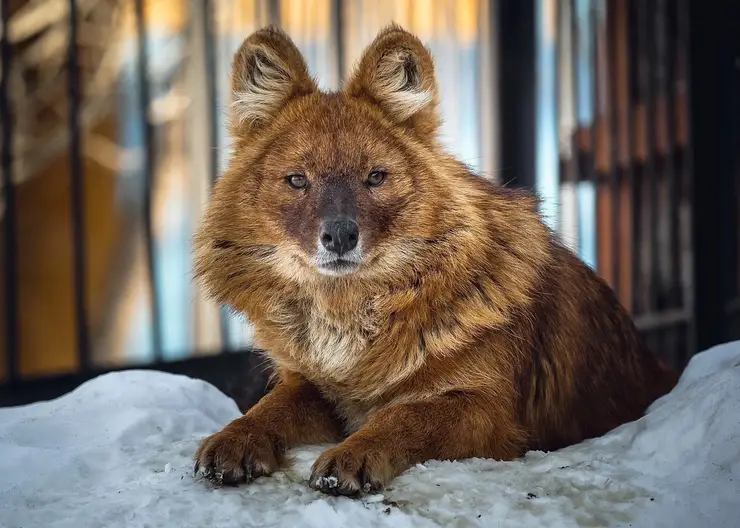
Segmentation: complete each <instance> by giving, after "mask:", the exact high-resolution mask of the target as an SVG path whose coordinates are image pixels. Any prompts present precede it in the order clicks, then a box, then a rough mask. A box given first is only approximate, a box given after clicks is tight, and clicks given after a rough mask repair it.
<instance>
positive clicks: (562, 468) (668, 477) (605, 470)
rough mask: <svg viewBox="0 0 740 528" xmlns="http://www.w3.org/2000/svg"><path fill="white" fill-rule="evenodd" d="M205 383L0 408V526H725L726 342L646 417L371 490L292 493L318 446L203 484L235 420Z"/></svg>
mask: <svg viewBox="0 0 740 528" xmlns="http://www.w3.org/2000/svg"><path fill="white" fill-rule="evenodd" d="M238 414H239V413H238V410H237V407H236V404H235V403H234V402H233V401H231V400H230V399H229V398H227V397H226V396H224V395H223V394H222V393H221V392H219V391H218V390H217V389H216V388H214V387H212V386H210V385H208V384H207V383H205V382H202V381H198V380H193V379H190V378H186V377H182V376H174V375H170V374H163V373H157V372H143V371H127V372H121V373H115V374H108V375H104V376H101V377H99V378H96V379H94V380H92V381H90V382H88V383H86V384H85V385H83V386H81V387H79V388H78V389H77V390H75V391H74V392H72V393H70V394H67V395H65V396H63V397H61V398H59V399H57V400H54V401H50V402H43V403H37V404H33V405H28V406H23V407H16V408H6V409H0V526H3V527H21V526H22V527H24V528H28V527H31V526H44V527H47V526H62V527H63V526H70V527H75V528H77V527H85V528H87V527H98V526H101V527H102V526H105V527H116V526H126V527H137V526H151V527H155V526H176V527H178V528H183V527H189V526H203V527H231V526H239V527H248V526H309V527H311V526H314V527H320V528H331V527H334V526H337V527H347V526H360V527H361V526H394V527H412V526H413V527H424V526H485V527H517V528H519V527H522V526H526V527H540V526H542V527H544V526H547V527H561V526H562V527H565V526H634V527H650V528H661V527H665V528H682V527H687V528H688V527H692V528H693V527H696V526H707V527H725V526H738V523H740V521H739V520H738V519H739V518H740V500H738V497H740V342H734V343H729V344H726V345H722V346H719V347H715V348H713V349H710V350H708V351H706V352H704V353H702V354H700V355H697V356H695V357H694V358H693V360H692V361H691V363H690V365H689V367H688V368H687V370H686V371H685V373H684V375H683V377H682V378H681V382H680V383H679V385H678V386H677V387H676V389H675V390H674V391H673V392H672V393H671V394H669V395H667V396H665V397H664V398H662V399H660V400H658V401H657V402H656V403H655V404H654V405H653V406H652V407H651V409H650V410H649V412H648V413H647V414H646V416H645V417H643V418H641V419H640V420H638V421H636V422H633V423H629V424H625V425H624V426H622V427H620V428H618V429H616V430H614V431H612V432H611V433H609V434H607V435H605V436H603V437H601V438H598V439H595V440H591V441H587V442H584V443H582V444H579V445H577V446H572V447H570V448H567V449H563V450H561V451H557V452H552V453H547V454H546V453H539V452H538V453H535V452H533V453H529V454H528V455H527V456H526V457H524V458H523V459H522V460H517V461H513V462H496V461H492V460H480V459H476V460H466V461H462V462H438V461H430V462H427V463H426V464H420V465H417V466H416V467H414V468H412V469H411V470H409V471H407V472H406V473H404V474H403V475H402V476H401V477H399V478H398V479H397V480H396V481H394V482H393V483H392V485H391V489H389V490H385V491H384V492H383V493H382V494H378V495H370V496H366V497H365V498H362V499H356V500H353V499H347V498H344V497H327V496H324V495H321V494H320V493H318V492H315V491H312V490H310V489H309V488H308V486H307V479H308V476H309V472H310V466H311V463H312V462H313V460H314V459H315V458H316V457H317V456H318V454H319V453H320V452H321V450H322V448H325V447H327V446H314V447H309V448H302V449H297V450H294V451H293V452H292V456H293V458H294V464H293V466H292V468H291V469H290V470H288V471H285V472H281V473H278V474H276V475H274V476H273V477H268V478H261V479H258V480H257V481H255V482H254V483H253V484H251V485H249V486H242V487H239V488H224V489H219V488H213V487H210V486H208V485H206V483H204V482H203V481H200V480H197V479H194V478H193V477H192V475H191V470H192V455H193V452H194V451H195V449H196V447H197V444H198V442H199V440H200V439H201V438H202V437H203V436H205V435H207V434H210V433H212V432H215V431H217V430H218V429H219V428H220V427H222V426H223V425H224V424H226V423H227V422H228V421H230V420H231V419H233V418H235V417H236V416H238Z"/></svg>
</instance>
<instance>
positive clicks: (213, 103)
mask: <svg viewBox="0 0 740 528" xmlns="http://www.w3.org/2000/svg"><path fill="white" fill-rule="evenodd" d="M215 8H216V4H215V3H214V2H212V1H211V0H203V16H202V20H203V47H204V49H203V52H204V55H205V67H206V78H205V83H206V85H205V89H206V99H207V100H208V102H209V104H210V108H209V111H208V144H209V149H208V152H209V156H208V171H209V176H210V177H209V181H210V185H211V187H213V186H214V185H215V184H216V182H217V181H218V177H219V165H220V157H219V152H220V151H219V133H218V132H219V119H218V118H219V115H221V114H220V112H219V110H218V109H219V104H220V102H219V93H218V87H217V83H216V79H217V78H218V77H217V76H218V75H219V72H218V66H217V57H216V42H215V40H216V35H217V32H216V31H215V29H216V28H215V17H214V9H215ZM219 332H220V339H221V352H226V351H227V350H228V349H229V348H230V347H229V313H228V310H227V309H226V308H225V307H219Z"/></svg>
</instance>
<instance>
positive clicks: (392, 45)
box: [344, 24, 440, 135]
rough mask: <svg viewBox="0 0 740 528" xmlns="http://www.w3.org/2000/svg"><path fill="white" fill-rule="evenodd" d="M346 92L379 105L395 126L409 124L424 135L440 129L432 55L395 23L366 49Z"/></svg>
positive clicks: (382, 31) (384, 30)
mask: <svg viewBox="0 0 740 528" xmlns="http://www.w3.org/2000/svg"><path fill="white" fill-rule="evenodd" d="M344 91H345V93H347V94H348V95H351V96H354V97H360V98H365V99H367V100H369V101H371V102H373V103H375V104H377V105H379V106H380V108H381V109H382V110H383V111H384V112H385V114H386V116H387V117H388V118H389V119H391V120H392V121H393V122H394V123H397V124H407V125H409V126H410V127H411V128H412V129H414V130H415V131H416V132H418V133H420V134H422V135H426V134H434V133H435V132H436V131H437V129H438V128H439V124H440V120H439V113H438V112H437V103H438V100H439V96H438V90H437V81H436V79H435V77H434V61H433V60H432V55H431V53H429V50H428V49H427V48H426V47H424V44H422V42H421V41H420V40H419V39H418V38H417V37H415V36H414V35H412V34H411V33H409V32H407V31H406V30H404V29H403V28H401V27H400V26H398V25H396V24H392V25H390V26H388V27H386V28H385V29H383V30H381V31H380V33H378V36H377V37H375V40H374V41H373V42H372V44H370V45H369V46H368V47H367V49H366V50H365V52H364V53H363V55H362V57H361V58H360V61H359V63H358V65H357V67H356V69H355V71H354V72H353V73H352V75H351V76H350V78H349V80H348V81H347V85H346V87H345V89H344Z"/></svg>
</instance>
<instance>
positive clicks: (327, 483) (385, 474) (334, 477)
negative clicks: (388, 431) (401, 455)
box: [309, 442, 405, 496]
mask: <svg viewBox="0 0 740 528" xmlns="http://www.w3.org/2000/svg"><path fill="white" fill-rule="evenodd" d="M397 465H398V464H397V463H394V457H393V456H391V454H390V453H387V452H385V451H384V450H383V449H381V448H377V447H373V446H372V445H369V444H368V445H365V444H364V442H363V443H356V444H355V445H351V444H348V443H347V442H345V443H343V444H340V445H339V446H337V447H334V448H332V449H328V450H327V451H324V452H323V453H322V454H321V456H319V458H318V459H317V460H316V462H315V463H314V465H313V468H312V470H311V478H310V480H309V485H310V486H311V487H312V488H313V489H315V490H319V491H322V492H324V493H328V494H330V495H347V496H353V495H358V494H360V493H370V492H373V491H380V490H381V489H383V488H384V487H385V486H386V485H387V484H388V483H389V482H390V481H391V480H392V479H393V478H394V477H395V476H396V475H397V474H399V473H401V471H403V469H405V468H399V467H397Z"/></svg>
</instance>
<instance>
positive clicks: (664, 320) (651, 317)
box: [634, 309, 691, 331]
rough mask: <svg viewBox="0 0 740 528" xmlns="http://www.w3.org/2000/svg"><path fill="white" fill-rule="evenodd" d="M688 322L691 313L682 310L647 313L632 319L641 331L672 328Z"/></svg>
mask: <svg viewBox="0 0 740 528" xmlns="http://www.w3.org/2000/svg"><path fill="white" fill-rule="evenodd" d="M690 320H691V312H690V311H689V310H684V309H678V310H664V311H662V312H654V313H647V314H644V315H640V316H637V317H635V318H634V322H635V326H636V327H637V329H638V330H641V331H647V330H655V329H657V328H667V327H673V326H677V325H679V324H682V323H687V322H688V321H690Z"/></svg>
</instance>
